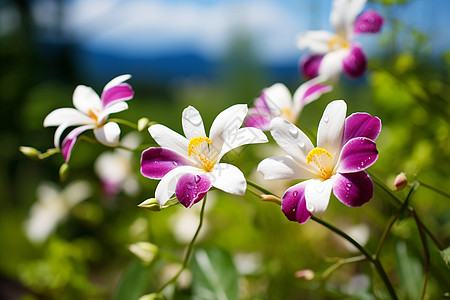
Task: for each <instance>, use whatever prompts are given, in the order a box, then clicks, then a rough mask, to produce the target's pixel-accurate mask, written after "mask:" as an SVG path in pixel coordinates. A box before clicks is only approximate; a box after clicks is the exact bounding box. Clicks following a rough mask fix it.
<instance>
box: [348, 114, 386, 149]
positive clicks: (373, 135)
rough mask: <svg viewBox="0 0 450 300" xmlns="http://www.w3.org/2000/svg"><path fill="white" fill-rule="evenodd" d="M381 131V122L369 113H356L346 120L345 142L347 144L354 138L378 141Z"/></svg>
mask: <svg viewBox="0 0 450 300" xmlns="http://www.w3.org/2000/svg"><path fill="white" fill-rule="evenodd" d="M380 131H381V120H380V119H379V118H377V117H372V116H371V115H369V114H367V113H354V114H352V115H350V116H348V117H347V119H345V125H344V141H343V143H344V144H345V143H347V142H348V141H349V140H351V139H352V138H356V137H366V138H368V139H371V140H373V141H374V140H376V139H377V137H378V135H379V134H380Z"/></svg>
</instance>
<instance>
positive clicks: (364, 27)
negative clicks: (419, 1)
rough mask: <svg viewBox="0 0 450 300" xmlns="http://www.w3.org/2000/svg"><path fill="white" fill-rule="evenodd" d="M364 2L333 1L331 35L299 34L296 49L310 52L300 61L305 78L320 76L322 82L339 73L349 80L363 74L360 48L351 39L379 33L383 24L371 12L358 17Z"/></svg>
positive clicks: (362, 59) (378, 17)
mask: <svg viewBox="0 0 450 300" xmlns="http://www.w3.org/2000/svg"><path fill="white" fill-rule="evenodd" d="M365 3H366V0H334V1H333V7H332V10H331V13H330V23H331V24H332V25H333V27H334V29H335V33H333V32H328V31H325V30H314V31H307V32H305V33H302V34H300V35H299V37H298V39H297V46H298V47H299V48H300V49H308V50H309V51H310V52H311V53H312V54H308V55H307V56H306V57H305V58H303V59H302V60H301V62H300V63H301V66H300V68H301V70H302V72H303V74H304V75H305V76H306V77H307V78H313V77H316V76H320V77H322V78H323V79H324V80H330V79H331V80H333V79H334V80H335V79H337V78H338V77H339V74H340V73H342V72H344V73H345V74H346V75H347V76H349V77H351V78H358V77H360V76H362V75H363V74H364V72H365V70H366V67H367V61H366V57H365V55H364V53H363V51H362V48H361V46H360V45H359V44H357V43H356V42H354V41H353V40H354V38H355V36H356V35H358V34H361V33H377V32H379V31H380V30H381V26H382V25H383V21H384V20H383V17H382V16H380V15H379V14H378V13H376V12H375V11H373V10H369V11H366V12H364V13H362V14H360V15H359V16H358V14H359V13H360V12H361V10H362V9H363V7H364V5H365Z"/></svg>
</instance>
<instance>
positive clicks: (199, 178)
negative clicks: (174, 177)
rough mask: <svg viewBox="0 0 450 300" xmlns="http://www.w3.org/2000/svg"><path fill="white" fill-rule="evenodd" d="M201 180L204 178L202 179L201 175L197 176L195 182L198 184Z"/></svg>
mask: <svg viewBox="0 0 450 300" xmlns="http://www.w3.org/2000/svg"><path fill="white" fill-rule="evenodd" d="M201 179H202V178H201V177H200V175H195V182H196V183H199V182H200V180H201Z"/></svg>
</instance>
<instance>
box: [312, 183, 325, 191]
mask: <svg viewBox="0 0 450 300" xmlns="http://www.w3.org/2000/svg"><path fill="white" fill-rule="evenodd" d="M314 189H315V190H316V192H318V193H322V192H323V189H324V187H323V184H316V185H315V186H314Z"/></svg>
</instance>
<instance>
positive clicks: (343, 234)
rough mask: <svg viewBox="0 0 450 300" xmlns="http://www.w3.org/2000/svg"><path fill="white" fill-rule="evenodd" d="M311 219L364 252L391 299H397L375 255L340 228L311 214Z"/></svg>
mask: <svg viewBox="0 0 450 300" xmlns="http://www.w3.org/2000/svg"><path fill="white" fill-rule="evenodd" d="M311 220H313V221H314V222H316V223H319V224H321V225H323V226H325V227H327V228H328V229H330V230H331V231H333V232H334V233H336V234H338V235H340V236H341V237H343V238H344V239H346V240H347V241H349V242H350V243H352V244H353V245H354V246H355V247H356V248H358V250H359V251H361V253H362V254H364V256H365V257H366V258H367V259H368V260H369V261H370V262H371V263H372V264H373V265H374V266H375V268H376V270H377V272H378V275H380V278H381V280H382V281H383V283H384V285H385V286H386V288H387V290H388V291H389V294H390V295H391V297H392V299H398V298H397V295H396V294H395V290H394V287H393V286H392V284H391V281H390V280H389V277H388V276H387V274H386V271H385V270H384V268H383V266H382V265H381V262H380V260H379V259H378V258H377V257H374V256H372V255H371V254H370V253H369V252H368V251H367V250H366V248H364V247H363V246H361V244H359V243H358V242H357V241H355V240H354V239H353V238H351V237H350V236H349V235H348V234H346V233H345V232H343V231H342V230H340V229H339V228H337V227H335V226H333V225H331V224H329V223H327V222H325V221H324V220H322V219H319V218H317V217H315V216H311Z"/></svg>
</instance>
